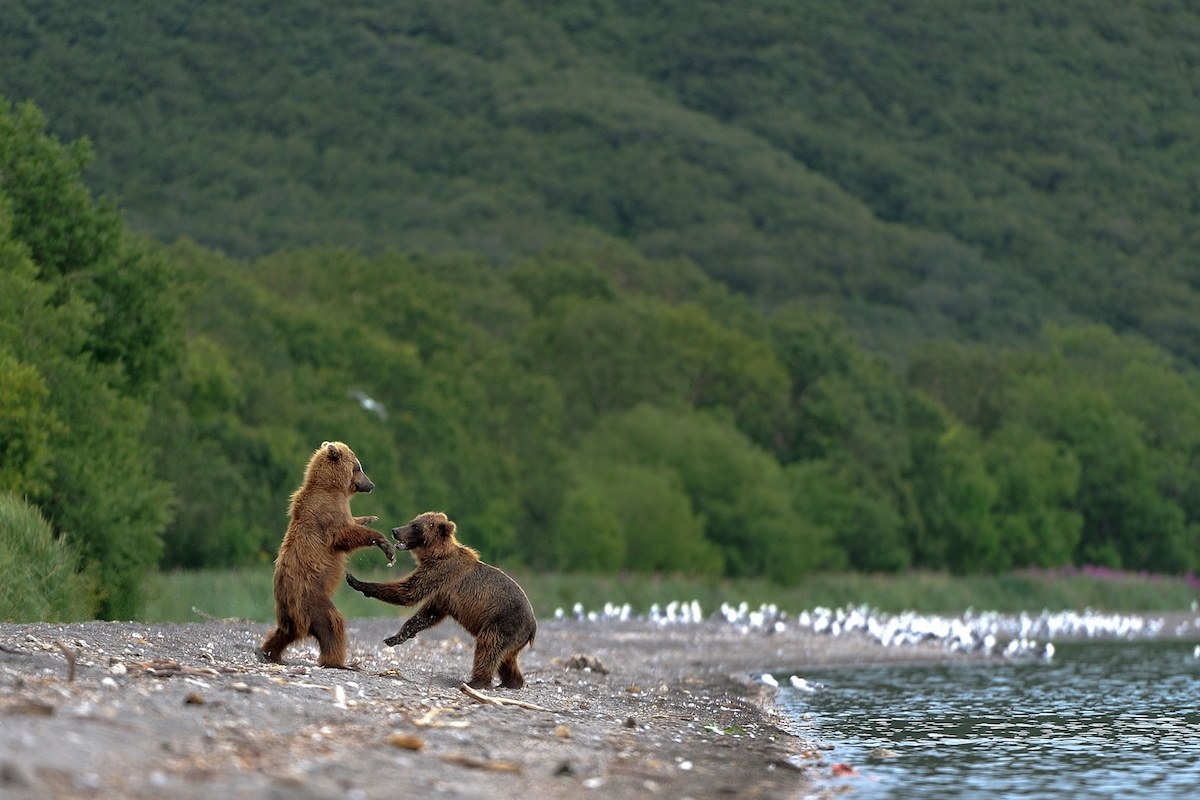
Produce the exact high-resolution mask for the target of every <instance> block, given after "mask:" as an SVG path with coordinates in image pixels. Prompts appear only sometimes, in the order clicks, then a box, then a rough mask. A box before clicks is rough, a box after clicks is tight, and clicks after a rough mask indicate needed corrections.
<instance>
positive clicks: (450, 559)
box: [346, 511, 537, 689]
mask: <svg viewBox="0 0 1200 800" xmlns="http://www.w3.org/2000/svg"><path fill="white" fill-rule="evenodd" d="M454 531H455V525H454V523H453V522H451V521H450V520H449V519H447V518H446V515H445V514H442V513H440V512H434V511H430V512H427V513H425V514H422V515H420V516H419V517H416V518H415V519H413V521H412V522H410V523H408V524H407V525H404V526H403V527H399V528H392V536H393V537H395V539H396V542H397V544H399V546H400V549H401V550H410V551H412V554H413V558H414V559H416V562H417V568H416V569H415V570H413V571H412V572H410V573H409V574H408V575H405V576H404V577H403V578H401V579H400V580H398V581H395V582H393V583H364V582H363V581H360V580H358V579H356V578H355V577H354V576H353V575H350V574H347V575H346V582H347V583H349V584H350V585H351V586H352V587H353V588H355V589H357V590H358V591H360V592H362V593H363V594H365V595H366V596H367V597H376V598H378V599H380V600H383V601H384V602H387V603H392V604H394V605H398V606H411V605H414V604H416V603H419V602H420V601H421V600H425V605H423V606H421V608H419V609H418V610H417V612H416V613H415V614H413V615H412V616H411V617H409V618H408V620H407V621H406V622H405V623H404V626H403V627H401V628H400V632H399V633H397V634H396V635H395V636H390V637H388V638H387V639H384V640H383V642H384V644H387V645H397V644H400V643H401V642H405V641H408V640H409V639H411V638H412V637H414V636H416V635H417V634H418V633H420V632H421V631H423V630H425V629H426V628H429V627H431V626H433V625H437V624H438V623H439V622H441V621H442V620H443V619H445V618H446V617H447V616H449V617H450V618H451V619H454V620H455V621H457V622H458V624H460V625H462V626H463V627H464V628H466V629H467V631H468V632H469V633H470V634H471V635H472V636H474V637H475V664H474V666H473V667H472V669H471V681H470V684H469V685H470V686H471V687H472V688H474V689H486V688H490V687H491V685H492V677H493V676H494V675H495V674H496V673H497V671H499V673H500V683H501V684H502V685H503V686H506V687H507V688H509V689H520V688H521V687H522V686H524V685H525V678H524V676H522V675H521V666H520V664H518V663H517V654H518V653H519V652H520V650H521V648H522V647H524V646H525V645H527V644H533V638H534V635H535V634H536V633H537V620H536V619H534V617H533V607H532V606H531V605H529V598H528V597H526V596H525V592H524V591H523V590H522V589H521V587H520V586H518V585H517V582H516V581H514V580H513V579H512V578H510V577H508V575H506V574H504V573H503V572H501V571H500V570H498V569H496V568H495V567H493V566H491V565H489V564H484V563H483V562H482V561H480V560H479V553H477V552H475V551H474V550H472V549H471V548H469V547H465V546H464V545H461V544H459V543H458V540H457V539H455V538H454ZM426 598H428V599H426Z"/></svg>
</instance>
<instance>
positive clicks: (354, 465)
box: [304, 442, 375, 496]
mask: <svg viewBox="0 0 1200 800" xmlns="http://www.w3.org/2000/svg"><path fill="white" fill-rule="evenodd" d="M304 485H305V486H306V487H309V488H321V489H333V490H337V491H340V492H342V493H343V494H345V495H347V496H349V495H352V494H354V493H355V492H369V491H371V490H372V489H374V488H375V484H374V483H372V482H371V479H370V478H368V477H367V473H365V472H363V468H362V463H361V462H360V461H359V460H358V456H356V455H354V451H353V450H351V449H350V448H349V447H347V446H346V445H345V444H343V443H341V442H322V443H321V446H320V447H318V448H317V452H315V453H313V455H312V458H310V459H309V461H308V467H307V468H306V469H305V470H304Z"/></svg>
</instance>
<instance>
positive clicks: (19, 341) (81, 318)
mask: <svg viewBox="0 0 1200 800" xmlns="http://www.w3.org/2000/svg"><path fill="white" fill-rule="evenodd" d="M44 125H45V121H44V119H43V118H42V117H41V115H40V114H39V113H38V112H37V111H36V110H35V109H33V108H32V107H31V106H28V105H26V106H21V107H19V108H15V109H14V108H11V107H7V106H5V107H0V283H3V287H4V289H5V291H3V292H0V296H2V297H3V300H0V320H3V323H2V326H0V337H2V338H0V353H3V352H7V353H8V354H9V357H10V358H12V359H15V360H16V362H18V369H17V371H16V372H15V373H14V372H10V373H9V378H10V379H12V378H16V377H19V376H23V380H24V382H25V387H26V389H25V391H26V396H27V397H28V398H29V401H30V402H29V405H28V410H29V413H31V414H34V415H36V417H37V418H38V419H37V422H38V423H41V422H43V421H44V422H45V423H46V424H45V428H44V430H43V431H42V433H43V434H44V435H45V436H46V438H45V440H44V444H43V445H38V444H37V441H36V439H37V438H38V437H37V435H34V437H33V441H32V442H30V440H29V435H28V429H27V430H26V434H25V440H26V443H27V444H32V445H33V446H34V451H33V452H32V453H30V455H34V456H35V461H34V462H33V463H32V464H31V465H30V466H31V467H32V468H33V469H34V470H35V471H37V472H38V473H40V474H36V475H35V476H34V477H35V480H34V481H33V482H32V485H29V486H26V487H25V488H26V489H27V490H30V491H29V495H28V496H29V497H30V499H32V500H34V501H35V502H37V503H39V505H40V506H41V509H42V510H43V512H44V513H45V515H46V516H47V518H48V519H49V520H50V521H51V523H52V524H53V525H54V527H55V529H56V530H57V531H60V532H61V533H62V534H63V535H65V536H66V537H67V539H68V541H70V542H72V543H74V544H75V545H77V546H78V547H79V549H80V551H81V552H82V553H83V554H84V557H85V559H86V560H87V561H88V562H89V564H90V566H91V568H92V571H93V574H94V576H95V578H96V588H97V591H98V597H99V602H100V609H99V610H100V613H101V614H102V615H104V616H109V617H125V616H130V615H132V614H134V613H136V611H137V608H138V604H139V601H140V595H141V580H142V576H143V574H144V573H145V571H146V570H147V569H149V568H150V567H152V566H154V565H156V564H157V563H158V558H159V555H160V553H161V549H162V544H161V539H160V535H161V532H162V528H163V525H164V523H165V522H166V520H167V519H168V517H169V514H170V510H169V499H170V490H169V486H168V485H167V484H166V483H165V482H163V481H162V480H161V479H159V478H158V477H157V476H156V475H155V474H154V471H153V468H152V465H153V462H154V457H153V453H152V452H151V451H150V450H149V449H148V448H147V446H146V442H145V441H144V439H143V438H142V435H143V432H144V430H145V425H146V420H147V405H146V401H145V399H144V398H145V397H146V396H148V395H151V394H152V393H153V391H154V389H155V388H156V386H157V380H158V377H159V374H160V372H161V370H162V368H163V366H164V365H165V364H166V363H167V362H168V361H170V360H171V358H172V356H173V354H174V353H175V352H176V345H175V340H174V338H173V337H172V335H171V320H172V319H173V305H172V302H171V299H170V297H169V296H168V294H167V292H166V291H165V287H166V286H167V284H168V281H169V276H168V274H167V271H166V267H165V265H164V264H163V263H162V262H161V261H160V260H159V259H158V258H157V257H156V256H154V255H153V254H152V253H151V252H149V251H148V250H147V249H146V248H147V245H145V244H144V243H140V242H136V241H134V240H133V239H132V237H130V236H129V235H128V234H127V233H126V232H125V230H124V228H123V224H122V223H121V220H120V218H119V217H118V216H117V215H116V213H115V212H114V211H113V210H112V209H111V208H109V207H107V206H105V205H104V204H97V203H95V202H94V201H93V200H92V199H91V195H90V193H89V192H88V190H87V189H86V187H85V186H84V184H83V181H82V178H81V170H82V168H83V165H84V163H85V160H86V157H87V149H86V147H84V146H81V145H78V144H76V145H71V146H64V145H61V144H59V143H58V142H56V141H54V140H53V139H52V138H51V137H49V136H48V135H47V134H46V133H45V131H44ZM142 310H145V318H144V320H135V321H128V320H126V319H125V316H126V315H128V316H130V317H136V316H137V315H138V314H139V313H140V312H141V311H142ZM10 363H11V362H10ZM20 365H25V366H23V367H22V366H20ZM31 369H34V370H36V373H37V375H36V376H35V375H34V374H33V372H31ZM35 378H39V379H40V381H41V383H42V384H43V385H44V387H45V389H46V390H48V393H47V394H46V395H45V400H44V402H42V401H40V400H39V399H38V398H37V394H38V389H37V385H36V384H37V381H36V380H34V379H35ZM31 381H33V382H32V383H31ZM30 392H32V394H30ZM18 435H21V434H20V433H18ZM39 448H44V450H42V451H41V452H40V453H39V452H38V449H39ZM20 455H22V453H21V452H18V451H9V452H6V453H5V454H4V456H5V459H6V461H7V460H8V459H10V458H14V457H18V456H20ZM40 458H44V459H45V460H44V462H39V461H38V460H37V459H40ZM11 469H12V468H11V467H10V466H8V465H7V464H6V465H4V467H3V468H2V469H0V471H4V472H9V471H11ZM23 469H25V468H24V467H21V468H18V470H23ZM49 476H52V480H49V479H48V478H49Z"/></svg>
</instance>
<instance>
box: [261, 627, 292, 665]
mask: <svg viewBox="0 0 1200 800" xmlns="http://www.w3.org/2000/svg"><path fill="white" fill-rule="evenodd" d="M299 638H300V635H299V634H298V633H297V632H296V628H295V626H294V625H293V624H292V623H291V622H290V621H289V620H284V621H283V622H282V623H281V624H280V625H279V626H278V627H277V628H275V630H273V631H271V633H270V634H269V635H268V636H267V638H266V639H265V640H264V641H263V643H262V645H261V646H260V647H259V648H258V652H259V655H261V656H262V657H263V658H265V659H267V660H268V661H273V662H275V663H276V664H282V663H283V651H284V650H286V649H287V647H288V645H290V644H291V643H292V642H294V641H296V640H297V639H299Z"/></svg>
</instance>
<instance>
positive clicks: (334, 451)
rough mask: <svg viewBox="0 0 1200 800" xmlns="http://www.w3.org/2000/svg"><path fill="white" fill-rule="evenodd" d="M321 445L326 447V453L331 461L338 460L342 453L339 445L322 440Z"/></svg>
mask: <svg viewBox="0 0 1200 800" xmlns="http://www.w3.org/2000/svg"><path fill="white" fill-rule="evenodd" d="M321 447H324V448H325V455H326V457H328V458H329V460H330V461H337V460H338V458H339V457H340V456H341V455H342V453H341V451H340V450H338V446H337V445H336V444H334V443H333V442H322V443H321Z"/></svg>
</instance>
